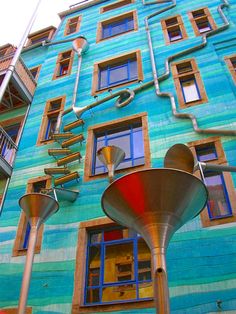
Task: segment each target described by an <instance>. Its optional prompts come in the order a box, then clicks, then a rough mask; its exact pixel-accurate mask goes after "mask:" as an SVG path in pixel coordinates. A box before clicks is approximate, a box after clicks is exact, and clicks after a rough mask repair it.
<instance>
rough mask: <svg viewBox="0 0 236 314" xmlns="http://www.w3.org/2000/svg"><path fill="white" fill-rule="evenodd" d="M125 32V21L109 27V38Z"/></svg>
mask: <svg viewBox="0 0 236 314" xmlns="http://www.w3.org/2000/svg"><path fill="white" fill-rule="evenodd" d="M125 31H126V25H125V21H120V22H119V23H116V24H113V25H111V36H114V35H117V34H120V33H124V32H125Z"/></svg>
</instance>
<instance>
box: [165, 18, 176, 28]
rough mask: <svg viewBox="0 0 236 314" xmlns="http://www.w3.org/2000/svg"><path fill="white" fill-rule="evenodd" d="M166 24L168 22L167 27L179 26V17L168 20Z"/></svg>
mask: <svg viewBox="0 0 236 314" xmlns="http://www.w3.org/2000/svg"><path fill="white" fill-rule="evenodd" d="M165 22H166V26H171V25H175V24H178V20H177V17H172V18H171V19H168V20H166V21H165Z"/></svg>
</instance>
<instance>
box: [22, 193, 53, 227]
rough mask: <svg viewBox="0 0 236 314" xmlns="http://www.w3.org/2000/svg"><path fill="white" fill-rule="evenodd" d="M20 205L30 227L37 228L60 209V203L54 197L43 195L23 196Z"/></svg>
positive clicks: (31, 194)
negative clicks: (35, 226)
mask: <svg viewBox="0 0 236 314" xmlns="http://www.w3.org/2000/svg"><path fill="white" fill-rule="evenodd" d="M19 205H20V207H21V208H22V209H23V211H24V212H25V215H26V217H27V218H28V220H29V223H30V225H31V226H33V225H37V227H39V225H41V224H42V223H43V222H44V221H46V220H47V219H48V218H49V217H50V216H51V215H52V214H54V213H55V212H56V211H57V210H58V209H59V205H58V202H57V201H56V200H55V199H54V198H53V197H51V196H49V195H45V194H41V193H29V194H25V195H23V196H22V197H21V198H20V199H19Z"/></svg>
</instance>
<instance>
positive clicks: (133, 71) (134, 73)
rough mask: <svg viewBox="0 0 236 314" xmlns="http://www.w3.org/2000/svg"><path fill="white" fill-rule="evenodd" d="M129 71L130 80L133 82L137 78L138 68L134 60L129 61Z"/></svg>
mask: <svg viewBox="0 0 236 314" xmlns="http://www.w3.org/2000/svg"><path fill="white" fill-rule="evenodd" d="M129 71H130V74H129V76H130V79H131V80H134V79H136V78H138V68H137V61H136V60H131V61H130V63H129Z"/></svg>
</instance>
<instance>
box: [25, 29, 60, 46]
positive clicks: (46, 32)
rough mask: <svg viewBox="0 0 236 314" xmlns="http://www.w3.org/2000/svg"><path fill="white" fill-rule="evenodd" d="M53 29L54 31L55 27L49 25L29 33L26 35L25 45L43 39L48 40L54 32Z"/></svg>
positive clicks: (30, 44) (33, 43)
mask: <svg viewBox="0 0 236 314" xmlns="http://www.w3.org/2000/svg"><path fill="white" fill-rule="evenodd" d="M55 31H56V27H54V26H50V27H47V28H44V29H42V30H40V31H37V32H35V33H32V34H30V35H29V36H28V41H27V44H26V47H28V46H32V45H35V44H38V43H41V42H43V41H45V40H50V39H51V38H52V36H53V34H54V33H55Z"/></svg>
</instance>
